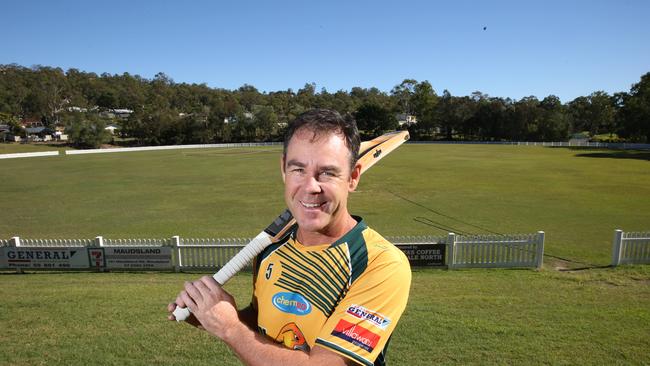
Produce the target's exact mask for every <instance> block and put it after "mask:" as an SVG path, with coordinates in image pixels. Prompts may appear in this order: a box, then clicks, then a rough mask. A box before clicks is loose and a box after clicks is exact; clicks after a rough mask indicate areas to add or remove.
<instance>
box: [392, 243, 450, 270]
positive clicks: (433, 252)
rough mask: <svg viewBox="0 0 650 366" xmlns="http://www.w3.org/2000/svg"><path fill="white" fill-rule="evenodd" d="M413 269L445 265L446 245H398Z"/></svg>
mask: <svg viewBox="0 0 650 366" xmlns="http://www.w3.org/2000/svg"><path fill="white" fill-rule="evenodd" d="M397 247H398V248H400V249H401V250H402V252H404V254H406V257H407V258H408V259H409V263H410V264H411V266H413V267H440V266H444V265H445V247H446V245H445V244H411V245H405V244H398V245H397Z"/></svg>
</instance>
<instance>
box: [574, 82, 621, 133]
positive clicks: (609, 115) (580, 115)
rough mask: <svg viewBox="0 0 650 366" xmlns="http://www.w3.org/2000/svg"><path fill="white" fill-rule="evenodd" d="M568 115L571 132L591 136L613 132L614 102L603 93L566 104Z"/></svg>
mask: <svg viewBox="0 0 650 366" xmlns="http://www.w3.org/2000/svg"><path fill="white" fill-rule="evenodd" d="M568 114H569V116H570V118H571V123H572V130H573V132H582V131H589V133H590V134H591V135H592V136H593V135H597V134H601V133H612V132H614V130H615V125H614V122H615V101H614V99H613V98H612V97H610V96H609V95H608V94H607V93H605V92H603V91H597V92H593V93H591V94H590V95H589V96H586V97H578V98H576V99H574V100H573V101H571V102H570V103H569V104H568Z"/></svg>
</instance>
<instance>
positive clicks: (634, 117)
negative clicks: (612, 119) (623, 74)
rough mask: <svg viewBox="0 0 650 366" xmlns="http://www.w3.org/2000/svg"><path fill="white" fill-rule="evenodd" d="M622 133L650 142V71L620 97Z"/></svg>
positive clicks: (631, 137) (625, 135)
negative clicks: (626, 93) (627, 92)
mask: <svg viewBox="0 0 650 366" xmlns="http://www.w3.org/2000/svg"><path fill="white" fill-rule="evenodd" d="M620 104H622V106H621V109H620V113H621V116H620V120H621V121H622V126H621V128H620V131H621V134H622V135H623V136H624V137H627V138H629V139H631V140H634V141H640V142H648V143H650V72H649V73H646V74H645V75H643V76H641V80H640V81H639V82H638V83H636V84H634V85H632V88H631V89H630V93H629V94H628V95H623V96H622V97H621V98H620Z"/></svg>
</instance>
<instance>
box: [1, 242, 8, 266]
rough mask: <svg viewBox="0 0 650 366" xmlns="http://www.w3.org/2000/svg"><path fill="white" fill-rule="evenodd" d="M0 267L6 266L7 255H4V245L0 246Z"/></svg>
mask: <svg viewBox="0 0 650 366" xmlns="http://www.w3.org/2000/svg"><path fill="white" fill-rule="evenodd" d="M0 268H7V257H6V256H5V248H4V247H0Z"/></svg>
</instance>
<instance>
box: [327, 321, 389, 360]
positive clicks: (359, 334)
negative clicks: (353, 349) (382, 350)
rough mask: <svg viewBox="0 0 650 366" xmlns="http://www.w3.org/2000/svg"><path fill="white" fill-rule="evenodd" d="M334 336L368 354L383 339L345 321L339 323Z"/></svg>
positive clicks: (333, 333)
mask: <svg viewBox="0 0 650 366" xmlns="http://www.w3.org/2000/svg"><path fill="white" fill-rule="evenodd" d="M332 335H333V336H336V337H339V338H341V339H344V340H346V341H348V342H350V343H352V344H354V345H355V346H358V347H360V348H363V349H365V350H366V351H368V352H372V350H373V349H375V347H377V342H379V339H380V338H381V337H379V336H378V335H377V334H375V333H373V332H371V331H369V330H368V329H366V328H364V327H362V326H360V325H356V324H352V323H349V322H346V321H345V320H343V319H341V320H339V323H338V324H336V328H334V331H333V332H332Z"/></svg>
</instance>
